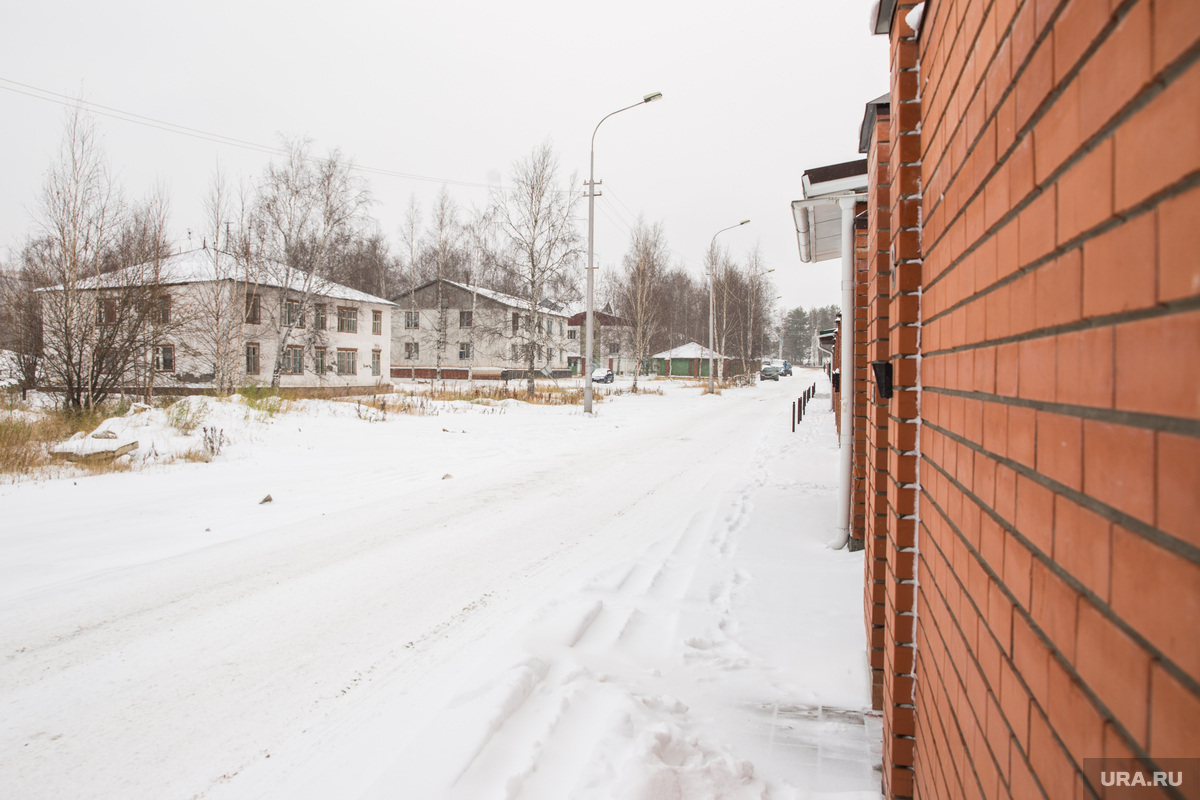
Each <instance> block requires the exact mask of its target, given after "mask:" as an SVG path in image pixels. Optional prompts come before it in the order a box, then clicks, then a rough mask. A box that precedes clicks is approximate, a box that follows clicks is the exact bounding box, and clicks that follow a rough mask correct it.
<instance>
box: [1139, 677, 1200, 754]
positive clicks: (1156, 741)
mask: <svg viewBox="0 0 1200 800" xmlns="http://www.w3.org/2000/svg"><path fill="white" fill-rule="evenodd" d="M1151 681H1152V682H1151V694H1150V746H1149V748H1148V749H1149V750H1150V752H1151V753H1152V754H1153V755H1154V757H1155V758H1195V757H1196V754H1197V753H1200V698H1198V697H1196V695H1195V694H1193V693H1192V692H1190V691H1188V690H1187V689H1185V688H1184V687H1183V686H1181V685H1180V684H1179V682H1178V681H1177V680H1175V678H1174V677H1172V676H1171V675H1170V674H1168V673H1167V671H1166V670H1164V669H1163V668H1162V667H1161V666H1160V665H1158V664H1155V665H1154V674H1153V677H1152V679H1151Z"/></svg>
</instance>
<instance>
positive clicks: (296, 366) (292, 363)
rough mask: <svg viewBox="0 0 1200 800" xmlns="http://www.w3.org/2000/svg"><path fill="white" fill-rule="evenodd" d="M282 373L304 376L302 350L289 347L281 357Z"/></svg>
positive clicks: (301, 348)
mask: <svg viewBox="0 0 1200 800" xmlns="http://www.w3.org/2000/svg"><path fill="white" fill-rule="evenodd" d="M283 371H284V372H290V373H292V374H293V375H303V374H304V348H303V347H289V348H288V349H287V352H286V353H284V355H283Z"/></svg>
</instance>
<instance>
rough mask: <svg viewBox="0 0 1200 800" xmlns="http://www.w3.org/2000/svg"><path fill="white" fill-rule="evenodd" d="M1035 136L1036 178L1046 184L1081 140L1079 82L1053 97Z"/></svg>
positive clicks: (1039, 122) (1039, 182)
mask: <svg viewBox="0 0 1200 800" xmlns="http://www.w3.org/2000/svg"><path fill="white" fill-rule="evenodd" d="M1034 136H1035V137H1036V139H1037V148H1036V149H1035V150H1034V162H1033V164H1034V170H1033V175H1034V180H1035V181H1036V182H1037V185H1038V186H1045V185H1046V184H1047V183H1048V182H1049V180H1050V176H1051V175H1053V174H1054V173H1055V172H1056V171H1057V170H1058V168H1059V167H1061V166H1062V164H1063V162H1065V161H1066V160H1067V159H1068V158H1070V157H1071V156H1073V155H1074V154H1075V151H1076V150H1078V149H1079V145H1080V143H1081V142H1082V139H1081V138H1080V135H1079V81H1072V82H1071V83H1070V84H1068V85H1067V87H1066V88H1065V89H1064V90H1063V91H1062V94H1060V95H1059V96H1058V97H1056V98H1055V99H1054V102H1052V103H1051V104H1050V106H1049V107H1048V108H1047V109H1046V112H1045V113H1044V114H1043V115H1042V118H1041V119H1040V120H1038V122H1037V125H1036V126H1035V128H1034ZM1060 202H1061V201H1060ZM1060 208H1061V206H1060Z"/></svg>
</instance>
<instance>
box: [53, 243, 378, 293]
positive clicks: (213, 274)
mask: <svg viewBox="0 0 1200 800" xmlns="http://www.w3.org/2000/svg"><path fill="white" fill-rule="evenodd" d="M151 269H153V267H152V266H151V265H150V264H139V265H137V266H134V267H126V268H125V269H121V270H117V271H116V272H110V273H107V274H104V275H101V276H99V278H94V277H93V278H88V279H86V280H83V281H80V284H79V288H81V289H95V288H97V287H99V288H101V289H104V288H111V287H118V286H129V285H136V284H137V283H138V282H140V280H142V278H143V276H146V275H148V274H149V273H150V270H151ZM307 276H308V273H306V272H303V271H302V270H298V269H297V270H292V271H291V274H290V275H289V274H288V269H287V267H286V266H284V265H283V264H280V263H279V262H278V261H263V262H261V263H260V264H259V266H258V267H257V268H251V269H250V270H249V272H247V271H246V268H245V267H244V266H241V265H238V264H237V263H236V262H235V261H234V258H233V256H231V255H229V254H228V253H223V252H220V251H218V250H210V249H208V248H197V249H196V250H188V251H186V252H183V253H176V254H175V255H172V256H168V257H166V258H165V259H163V261H162V263H161V264H160V265H158V281H157V282H158V283H160V284H163V285H168V286H175V285H180V284H188V283H209V282H212V281H221V280H240V281H245V282H247V283H254V284H257V285H258V286H267V287H272V288H277V289H282V288H285V287H284V283H285V282H286V283H287V284H288V286H287V288H289V289H291V290H292V291H297V292H299V291H303V290H304V281H305V278H306V277H307ZM61 288H62V287H61V286H55V287H52V289H51V290H53V289H61ZM311 288H312V293H313V294H315V295H320V296H322V297H332V298H336V299H339V300H351V301H354V302H358V303H375V304H384V305H389V306H390V305H395V304H394V303H392V302H391V301H390V300H384V299H383V298H382V297H376V296H375V295H373V294H367V293H366V292H360V291H358V290H357V289H351V288H350V287H349V286H343V285H342V284H340V283H334V282H333V281H330V280H325V279H323V278H317V279H316V280H314V281H313V282H312V287H311Z"/></svg>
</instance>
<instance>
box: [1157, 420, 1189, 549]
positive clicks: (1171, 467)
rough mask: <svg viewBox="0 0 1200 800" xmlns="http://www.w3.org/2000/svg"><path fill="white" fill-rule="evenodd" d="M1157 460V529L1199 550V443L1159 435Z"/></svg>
mask: <svg viewBox="0 0 1200 800" xmlns="http://www.w3.org/2000/svg"><path fill="white" fill-rule="evenodd" d="M1157 458H1158V473H1157V474H1158V485H1157V487H1156V488H1157V497H1156V499H1155V503H1156V520H1157V525H1158V528H1159V529H1160V530H1163V531H1166V532H1167V533H1169V534H1171V535H1172V536H1175V537H1176V538H1178V539H1182V540H1183V541H1185V542H1188V543H1189V544H1191V545H1193V546H1195V547H1200V491H1197V487H1200V440H1198V439H1195V438H1193V437H1191V436H1178V435H1175V434H1171V433H1159V434H1158V452H1157Z"/></svg>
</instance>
